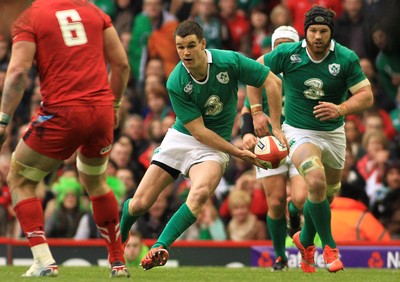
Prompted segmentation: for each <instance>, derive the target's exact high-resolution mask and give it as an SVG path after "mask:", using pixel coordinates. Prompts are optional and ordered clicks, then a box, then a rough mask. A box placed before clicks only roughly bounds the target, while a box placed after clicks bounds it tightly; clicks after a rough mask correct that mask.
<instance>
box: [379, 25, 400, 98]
mask: <svg viewBox="0 0 400 282" xmlns="http://www.w3.org/2000/svg"><path fill="white" fill-rule="evenodd" d="M372 38H373V41H374V43H375V45H376V46H377V47H378V48H379V50H380V51H379V53H378V56H377V57H376V61H375V65H376V68H377V70H378V75H379V81H380V83H382V87H383V89H384V90H385V92H386V94H387V95H388V96H389V97H390V98H391V99H392V101H393V102H394V103H395V102H396V96H397V90H398V87H400V53H399V48H400V44H396V42H395V40H397V38H396V39H395V38H393V37H391V36H390V33H389V30H388V28H387V27H386V26H384V25H378V24H377V25H376V26H374V28H373V30H372Z"/></svg>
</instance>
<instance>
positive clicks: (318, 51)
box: [306, 38, 330, 55]
mask: <svg viewBox="0 0 400 282" xmlns="http://www.w3.org/2000/svg"><path fill="white" fill-rule="evenodd" d="M306 42H307V47H308V49H309V50H310V51H311V52H312V53H313V54H315V55H325V54H326V52H327V50H328V49H329V45H330V40H328V41H327V42H326V43H324V42H322V41H320V42H321V44H319V45H316V44H315V42H314V43H313V42H310V41H309V40H308V38H306Z"/></svg>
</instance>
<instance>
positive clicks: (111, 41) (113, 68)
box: [103, 26, 130, 128]
mask: <svg viewBox="0 0 400 282" xmlns="http://www.w3.org/2000/svg"><path fill="white" fill-rule="evenodd" d="M103 35H104V36H103V40H104V55H105V58H106V61H107V63H108V64H109V66H110V75H109V81H110V87H111V90H112V92H113V94H114V109H115V113H114V118H115V121H114V128H117V127H118V123H119V107H120V105H121V99H122V97H123V95H124V93H125V90H126V86H127V84H128V80H129V71H130V68H129V63H128V58H127V55H126V52H125V49H124V47H123V46H122V43H121V41H120V39H119V37H118V34H117V31H116V30H115V28H114V27H112V26H111V27H109V28H107V29H105V30H104V32H103Z"/></svg>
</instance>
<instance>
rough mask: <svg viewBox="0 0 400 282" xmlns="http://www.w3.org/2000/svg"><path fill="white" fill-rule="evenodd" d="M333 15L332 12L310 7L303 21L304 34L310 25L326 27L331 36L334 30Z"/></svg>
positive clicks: (318, 7)
mask: <svg viewBox="0 0 400 282" xmlns="http://www.w3.org/2000/svg"><path fill="white" fill-rule="evenodd" d="M334 18H335V13H334V12H333V11H332V10H329V9H326V8H324V7H320V6H314V7H312V8H311V9H310V10H309V11H308V12H307V13H306V14H305V19H304V34H307V29H308V27H309V26H310V25H314V24H319V25H327V26H328V27H329V28H330V30H331V34H332V35H333V31H334V28H335V19H334Z"/></svg>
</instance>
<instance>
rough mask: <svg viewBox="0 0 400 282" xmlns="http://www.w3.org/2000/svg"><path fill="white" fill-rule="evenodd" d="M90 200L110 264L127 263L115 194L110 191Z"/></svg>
mask: <svg viewBox="0 0 400 282" xmlns="http://www.w3.org/2000/svg"><path fill="white" fill-rule="evenodd" d="M90 200H91V201H92V207H93V218H94V221H95V223H96V225H97V228H98V229H99V231H100V233H101V236H102V237H103V239H104V241H105V242H106V244H107V250H108V255H109V258H108V259H109V262H110V263H113V262H115V261H122V262H123V263H125V259H124V248H123V245H122V242H121V234H120V226H119V208H118V203H117V200H116V199H115V196H114V193H113V192H112V191H110V192H108V193H106V194H104V195H101V196H96V197H90Z"/></svg>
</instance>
